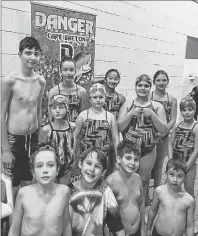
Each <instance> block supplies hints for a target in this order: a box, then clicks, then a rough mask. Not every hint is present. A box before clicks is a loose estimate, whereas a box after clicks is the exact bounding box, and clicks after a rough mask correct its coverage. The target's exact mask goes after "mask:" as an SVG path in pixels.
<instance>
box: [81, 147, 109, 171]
mask: <svg viewBox="0 0 198 236" xmlns="http://www.w3.org/2000/svg"><path fill="white" fill-rule="evenodd" d="M92 152H96V153H97V154H98V155H97V158H98V160H99V162H100V163H101V165H102V167H103V171H104V170H106V169H107V157H106V155H105V153H104V152H103V151H102V150H101V149H100V148H97V147H90V148H88V149H86V150H85V151H84V152H83V153H82V154H81V155H80V162H81V163H82V162H83V161H84V160H85V159H86V157H87V156H88V155H89V154H90V153H92Z"/></svg>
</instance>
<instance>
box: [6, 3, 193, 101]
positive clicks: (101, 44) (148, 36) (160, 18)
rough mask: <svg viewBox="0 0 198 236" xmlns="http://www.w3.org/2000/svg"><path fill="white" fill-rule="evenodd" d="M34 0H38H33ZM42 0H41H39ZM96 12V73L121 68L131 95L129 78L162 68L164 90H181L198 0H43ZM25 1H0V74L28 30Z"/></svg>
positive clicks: (14, 59) (12, 63) (14, 61)
mask: <svg viewBox="0 0 198 236" xmlns="http://www.w3.org/2000/svg"><path fill="white" fill-rule="evenodd" d="M35 2H38V1H35ZM39 2H40V3H42V1H39ZM43 4H49V5H54V6H60V7H65V8H69V9H73V10H79V11H84V12H90V13H94V14H97V19H96V20H97V22H96V25H97V30H96V56H95V75H96V76H104V74H105V72H106V71H107V70H108V69H110V68H117V69H118V70H119V71H120V73H121V77H122V80H121V83H120V90H122V88H124V89H123V90H122V91H123V92H124V93H125V92H126V90H125V88H129V89H131V90H132V91H129V92H130V94H129V93H128V94H126V95H128V96H133V88H134V79H135V77H136V76H138V75H140V74H141V73H147V74H149V75H150V76H153V74H154V73H155V72H156V70H158V69H164V70H166V71H167V72H168V74H169V76H170V84H169V91H170V93H172V94H174V95H175V96H177V97H178V98H179V97H180V95H181V92H182V84H183V78H184V77H183V73H184V60H185V51H186V41H187V35H189V36H192V37H197V38H198V25H197V24H196V23H195V22H198V4H196V3H195V2H193V1H148V2H147V1H128V2H127V1H67V2H66V1H56V2H55V1H49V2H48V1H43ZM30 14H31V4H30V2H29V1H2V76H5V75H6V74H7V73H8V72H10V71H12V70H14V69H15V68H17V67H18V66H19V60H18V56H17V52H18V43H19V41H20V40H21V39H22V38H24V37H25V36H26V35H30V33H31V32H30V29H31V26H30V24H31V22H30Z"/></svg>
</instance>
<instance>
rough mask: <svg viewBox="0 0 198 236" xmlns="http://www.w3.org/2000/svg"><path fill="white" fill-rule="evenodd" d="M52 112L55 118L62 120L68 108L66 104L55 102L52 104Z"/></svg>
mask: <svg viewBox="0 0 198 236" xmlns="http://www.w3.org/2000/svg"><path fill="white" fill-rule="evenodd" d="M51 113H52V116H53V117H54V119H55V120H62V119H63V118H64V117H65V115H66V113H67V109H66V107H65V105H64V104H54V105H52V106H51Z"/></svg>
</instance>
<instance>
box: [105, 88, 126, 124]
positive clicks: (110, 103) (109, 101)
mask: <svg viewBox="0 0 198 236" xmlns="http://www.w3.org/2000/svg"><path fill="white" fill-rule="evenodd" d="M121 106H122V103H121V100H120V97H119V95H118V93H115V94H114V95H113V96H108V95H107V96H106V99H105V105H104V109H105V110H106V111H109V112H111V113H113V115H114V116H115V118H116V120H117V118H118V114H119V111H120V107H121Z"/></svg>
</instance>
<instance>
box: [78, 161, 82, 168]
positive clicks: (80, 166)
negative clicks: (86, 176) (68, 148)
mask: <svg viewBox="0 0 198 236" xmlns="http://www.w3.org/2000/svg"><path fill="white" fill-rule="evenodd" d="M78 167H79V168H80V169H82V162H81V161H79V162H78Z"/></svg>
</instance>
